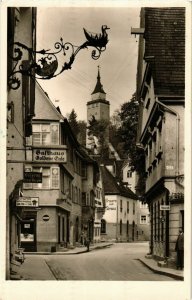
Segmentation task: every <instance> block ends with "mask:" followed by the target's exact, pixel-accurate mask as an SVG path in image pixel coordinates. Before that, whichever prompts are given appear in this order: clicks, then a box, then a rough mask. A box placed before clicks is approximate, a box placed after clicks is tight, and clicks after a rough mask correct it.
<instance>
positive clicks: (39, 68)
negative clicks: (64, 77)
mask: <svg viewBox="0 0 192 300" xmlns="http://www.w3.org/2000/svg"><path fill="white" fill-rule="evenodd" d="M108 29H109V28H108V27H107V26H106V25H103V26H102V27H101V33H100V34H93V33H90V32H88V31H87V30H86V29H84V34H85V37H86V39H87V40H86V42H84V43H83V44H82V45H81V46H74V45H73V44H71V43H69V42H66V43H64V42H63V39H62V38H61V39H60V41H59V42H56V43H55V45H54V46H55V49H56V51H54V52H51V51H50V49H48V50H45V49H43V50H40V51H34V50H33V49H32V48H29V47H27V46H26V45H24V44H22V43H20V42H15V43H13V44H12V45H11V46H12V47H10V48H12V49H13V51H12V53H11V54H9V56H10V58H11V59H12V61H13V65H14V67H13V69H12V71H11V74H9V75H8V86H9V87H10V88H11V89H15V90H16V89H18V88H19V87H20V84H21V81H20V79H19V78H18V74H22V75H27V76H30V77H33V78H36V79H44V80H48V79H51V78H54V77H57V76H58V75H59V74H61V73H62V72H63V71H65V70H68V69H71V66H72V64H73V62H74V60H75V57H76V55H77V53H78V52H79V51H80V50H81V49H85V48H88V47H94V48H95V49H94V50H92V53H91V57H92V58H93V59H95V60H96V59H98V58H99V57H100V55H101V53H102V52H103V51H105V49H106V45H107V43H108V34H107V32H106V30H108ZM24 51H26V52H27V57H28V62H29V63H28V66H27V67H26V64H25V65H24V64H23V60H24V57H23V56H24ZM59 55H60V56H62V58H63V56H65V58H66V61H65V62H64V63H63V62H62V63H61V67H59V65H60V64H59Z"/></svg>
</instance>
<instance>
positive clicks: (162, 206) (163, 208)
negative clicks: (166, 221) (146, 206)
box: [160, 205, 170, 210]
mask: <svg viewBox="0 0 192 300" xmlns="http://www.w3.org/2000/svg"><path fill="white" fill-rule="evenodd" d="M160 210H170V205H160Z"/></svg>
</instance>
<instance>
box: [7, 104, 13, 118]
mask: <svg viewBox="0 0 192 300" xmlns="http://www.w3.org/2000/svg"><path fill="white" fill-rule="evenodd" d="M7 121H8V122H9V123H13V122H14V104H13V102H11V103H9V104H8V105H7Z"/></svg>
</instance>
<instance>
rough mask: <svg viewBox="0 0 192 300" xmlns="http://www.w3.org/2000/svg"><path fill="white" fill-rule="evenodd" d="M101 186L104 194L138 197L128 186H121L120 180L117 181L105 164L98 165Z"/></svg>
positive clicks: (135, 198)
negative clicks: (101, 181)
mask: <svg viewBox="0 0 192 300" xmlns="http://www.w3.org/2000/svg"><path fill="white" fill-rule="evenodd" d="M100 170H101V175H102V180H103V188H104V194H105V195H121V196H124V197H127V198H131V199H134V200H137V199H138V197H137V195H136V194H134V193H133V192H132V191H131V190H130V189H129V188H128V187H125V186H123V184H122V182H121V181H119V180H118V181H117V179H116V178H115V177H113V175H112V174H111V173H110V172H109V170H107V168H106V167H105V166H100Z"/></svg>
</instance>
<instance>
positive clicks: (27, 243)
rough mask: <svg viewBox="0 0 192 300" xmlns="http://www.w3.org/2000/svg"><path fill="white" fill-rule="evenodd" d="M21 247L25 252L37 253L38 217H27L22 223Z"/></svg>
mask: <svg viewBox="0 0 192 300" xmlns="http://www.w3.org/2000/svg"><path fill="white" fill-rule="evenodd" d="M19 240H20V245H21V247H22V248H24V249H25V252H36V251H37V244H36V217H34V216H33V217H27V218H25V219H24V220H22V221H20V234H19Z"/></svg>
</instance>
